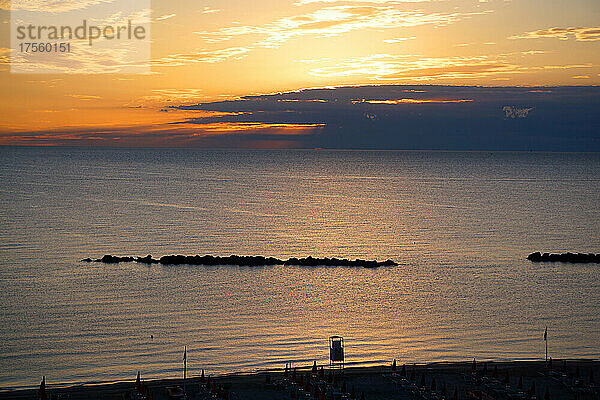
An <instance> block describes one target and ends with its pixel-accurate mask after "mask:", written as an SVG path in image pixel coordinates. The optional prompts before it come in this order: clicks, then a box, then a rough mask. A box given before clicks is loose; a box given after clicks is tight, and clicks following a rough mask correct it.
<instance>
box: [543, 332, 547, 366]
mask: <svg viewBox="0 0 600 400" xmlns="http://www.w3.org/2000/svg"><path fill="white" fill-rule="evenodd" d="M544 342H546V364H548V327H546V330H545V331H544Z"/></svg>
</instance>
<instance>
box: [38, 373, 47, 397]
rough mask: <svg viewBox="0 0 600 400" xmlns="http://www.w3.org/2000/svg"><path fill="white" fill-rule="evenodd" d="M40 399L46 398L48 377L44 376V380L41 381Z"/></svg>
mask: <svg viewBox="0 0 600 400" xmlns="http://www.w3.org/2000/svg"><path fill="white" fill-rule="evenodd" d="M39 395H40V400H46V377H45V376H44V377H42V382H40V391H39Z"/></svg>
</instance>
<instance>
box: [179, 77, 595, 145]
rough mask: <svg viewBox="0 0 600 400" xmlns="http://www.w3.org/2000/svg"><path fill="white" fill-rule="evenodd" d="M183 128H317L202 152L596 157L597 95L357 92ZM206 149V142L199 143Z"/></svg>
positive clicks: (228, 111) (223, 107)
mask: <svg viewBox="0 0 600 400" xmlns="http://www.w3.org/2000/svg"><path fill="white" fill-rule="evenodd" d="M174 108H177V109H181V110H205V111H217V112H219V113H218V114H216V115H217V116H213V117H204V118H197V119H188V120H186V121H182V123H186V124H190V123H191V124H198V126H199V128H200V127H201V126H202V125H206V124H221V123H223V124H225V123H226V124H242V125H250V126H251V125H253V124H257V126H261V125H264V126H265V127H272V126H276V125H279V124H290V125H292V126H302V125H307V126H315V127H314V128H313V129H306V130H302V131H301V133H299V134H290V133H289V132H286V133H281V134H279V133H278V131H277V130H272V129H271V130H270V129H269V128H265V129H262V130H261V129H258V130H256V131H252V130H248V131H244V132H236V131H235V130H232V131H231V132H228V133H224V134H222V135H219V136H218V137H211V138H210V140H211V142H210V143H208V142H207V143H205V144H206V145H210V146H211V147H212V146H220V143H221V144H222V145H223V146H233V147H235V146H236V143H244V142H245V143H251V142H260V141H261V140H270V141H277V142H278V143H284V144H285V146H286V147H296V148H312V147H322V148H346V149H355V148H361V149H439V150H544V151H600V87H594V86H591V87H590V86H586V87H468V86H429V85H415V86H399V85H388V86H357V87H338V88H322V89H305V90H301V91H296V92H286V93H277V94H269V95H258V96H245V97H242V98H240V99H238V100H229V101H219V102H209V103H199V104H194V105H184V106H177V107H174ZM222 113H225V114H222ZM196 144H197V145H202V143H201V142H200V143H196Z"/></svg>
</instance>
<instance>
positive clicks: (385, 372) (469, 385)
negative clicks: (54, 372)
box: [0, 359, 600, 400]
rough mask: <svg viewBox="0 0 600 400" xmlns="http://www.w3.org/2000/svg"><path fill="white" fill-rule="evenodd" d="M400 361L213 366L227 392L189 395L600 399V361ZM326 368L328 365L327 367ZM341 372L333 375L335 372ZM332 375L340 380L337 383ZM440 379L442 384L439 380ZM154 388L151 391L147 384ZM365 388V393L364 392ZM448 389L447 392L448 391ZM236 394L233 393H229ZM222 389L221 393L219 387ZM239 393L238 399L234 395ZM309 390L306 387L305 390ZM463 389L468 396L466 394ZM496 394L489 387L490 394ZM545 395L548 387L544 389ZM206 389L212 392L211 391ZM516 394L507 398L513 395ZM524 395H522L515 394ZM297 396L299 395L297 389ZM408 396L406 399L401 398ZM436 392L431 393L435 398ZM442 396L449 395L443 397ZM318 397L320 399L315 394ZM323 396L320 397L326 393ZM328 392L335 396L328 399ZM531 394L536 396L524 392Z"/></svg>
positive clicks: (67, 386)
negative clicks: (244, 368) (481, 394)
mask: <svg viewBox="0 0 600 400" xmlns="http://www.w3.org/2000/svg"><path fill="white" fill-rule="evenodd" d="M394 361H396V368H395V370H394V367H393V362H392V361H390V363H388V364H386V365H379V366H359V367H346V368H345V369H344V370H343V372H342V370H331V369H330V368H329V365H319V366H318V369H317V372H314V367H313V366H312V365H302V366H297V367H294V369H295V370H296V375H297V378H295V379H293V378H292V372H291V371H292V370H291V369H290V370H289V371H290V372H289V373H288V374H287V376H286V373H285V369H284V368H278V369H267V370H260V371H256V372H234V373H225V374H221V375H214V376H213V375H212V374H210V372H209V371H207V372H206V379H208V380H209V385H211V382H212V385H213V386H214V385H215V384H216V385H217V386H216V387H217V389H216V390H218V391H220V393H221V397H218V396H217V397H214V396H213V397H207V396H208V395H211V396H212V395H213V393H211V388H208V389H207V388H206V379H204V380H203V378H202V377H201V376H193V377H188V378H187V379H186V388H187V392H188V398H192V399H193V398H197V399H204V398H215V399H216V398H223V399H224V398H236V399H253V398H255V399H289V398H290V392H291V391H300V392H302V393H304V392H307V389H306V388H305V386H307V387H309V386H311V384H307V383H306V382H311V383H312V387H313V390H317V391H318V390H319V389H318V387H322V389H321V390H322V391H323V390H325V388H328V389H327V390H337V391H341V390H342V384H341V383H340V382H338V383H337V386H335V380H337V377H339V381H344V382H346V384H345V385H346V386H347V387H346V391H347V394H348V395H350V391H351V389H350V387H352V388H355V396H354V397H351V396H350V397H348V398H355V399H359V398H362V397H359V396H361V395H362V393H364V396H365V399H367V400H368V399H392V398H394V399H395V398H406V399H410V398H431V396H434V397H433V398H435V396H438V397H439V398H448V399H450V398H452V395H453V391H457V392H458V393H459V397H458V399H466V398H468V396H467V394H468V392H471V393H472V391H473V390H479V391H482V390H483V391H487V392H490V393H491V392H494V393H496V395H497V394H498V391H502V393H504V392H506V393H504V394H503V395H502V396H500V397H497V398H507V399H511V398H516V397H510V396H511V393H513V392H514V393H519V392H523V393H525V392H528V391H529V392H531V390H532V388H533V390H534V391H535V390H537V391H538V392H539V391H540V390H542V391H543V392H545V391H546V389H548V391H549V392H550V393H551V394H550V397H549V398H550V399H552V400H554V399H562V398H567V399H571V398H573V396H571V395H572V394H576V395H577V396H579V397H578V398H579V399H582V400H583V399H587V398H590V399H594V398H596V397H594V396H598V395H600V359H560V360H558V359H557V360H552V365H551V366H550V367H548V366H547V365H546V362H545V361H544V360H508V361H476V360H475V363H474V362H473V360H471V361H457V362H450V361H436V362H431V363H426V364H403V363H402V362H400V361H397V360H394ZM322 367H324V369H322V370H321V368H322ZM331 371H333V374H332V373H331ZM332 376H334V380H333V381H332V378H331V377H332ZM141 378H142V383H143V385H144V387H145V388H147V391H148V393H149V394H150V396H149V398H153V399H163V398H164V399H167V398H169V397H168V395H167V393H166V388H167V387H183V378H181V377H179V378H160V379H151V380H147V381H146V380H144V379H143V378H144V377H143V376H142V377H141ZM436 382H437V385H436ZM145 390H146V389H145ZM38 391H39V387H38V386H32V387H29V388H3V389H0V399H31V398H38ZM358 391H360V394H359V393H358ZM442 391H443V392H445V393H446V397H444V396H443V395H442ZM136 392H137V390H136V382H135V377H132V379H131V380H126V381H108V382H92V383H57V384H51V383H50V384H48V383H47V385H46V393H47V394H48V395H49V397H48V398H52V399H57V398H68V399H87V398H100V399H130V398H133V397H132V396H134V395H136V394H137V393H136ZM225 393H228V394H225ZM214 394H215V395H216V392H215V393H214ZM232 394H235V396H234V397H226V396H230V395H232ZM304 394H306V393H304ZM461 394H462V395H461ZM488 394H489V393H488ZM537 394H538V396H537V398H538V399H542V398H545V397H542V396H545V393H542V394H541V395H540V393H537ZM205 395H206V396H205ZM504 395H506V396H508V397H506V396H504ZM515 395H516V394H515ZM292 396H293V395H292ZM397 396H400V397H397ZM428 396H429V397H428ZM440 396H441V397H440ZM308 398H314V397H308ZM320 398H321V397H316V399H320ZM326 398H327V397H326ZM524 398H530V397H524Z"/></svg>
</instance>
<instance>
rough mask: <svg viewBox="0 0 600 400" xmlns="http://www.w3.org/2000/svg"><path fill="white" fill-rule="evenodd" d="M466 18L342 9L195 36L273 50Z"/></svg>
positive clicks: (381, 8)
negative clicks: (246, 39)
mask: <svg viewBox="0 0 600 400" xmlns="http://www.w3.org/2000/svg"><path fill="white" fill-rule="evenodd" d="M467 15H474V13H471V14H461V13H426V12H423V11H400V10H398V9H396V8H394V7H392V6H373V5H363V6H358V5H352V6H349V5H344V6H332V7H325V8H321V9H319V10H317V11H314V12H311V13H307V14H301V15H296V16H292V17H285V18H281V19H278V20H276V21H273V22H271V23H268V24H266V25H262V26H252V25H245V26H231V27H225V28H221V29H219V30H216V31H212V32H206V31H202V32H196V33H197V34H198V35H200V36H201V37H202V38H203V39H204V40H205V41H207V42H211V43H216V42H222V41H226V40H229V39H232V38H233V37H236V36H243V35H259V36H264V37H265V38H264V39H263V40H260V41H258V42H256V43H255V45H256V46H260V47H266V48H276V47H279V46H281V45H282V44H283V43H285V42H287V41H289V40H293V39H297V38H300V37H332V36H337V35H341V34H343V33H348V32H351V31H356V30H369V29H391V28H401V27H413V26H419V25H426V24H435V25H437V26H441V25H447V24H450V23H453V22H456V21H458V20H460V19H462V18H464V17H466V16H467Z"/></svg>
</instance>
